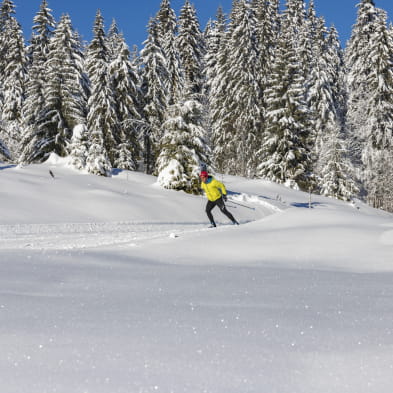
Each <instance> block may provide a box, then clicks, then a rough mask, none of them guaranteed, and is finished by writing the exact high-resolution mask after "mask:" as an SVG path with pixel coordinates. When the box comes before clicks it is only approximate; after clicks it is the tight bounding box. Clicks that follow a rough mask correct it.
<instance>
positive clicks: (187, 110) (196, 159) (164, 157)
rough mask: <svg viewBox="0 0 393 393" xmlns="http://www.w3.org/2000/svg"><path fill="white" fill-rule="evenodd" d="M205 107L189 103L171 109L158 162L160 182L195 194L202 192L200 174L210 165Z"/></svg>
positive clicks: (176, 105)
mask: <svg viewBox="0 0 393 393" xmlns="http://www.w3.org/2000/svg"><path fill="white" fill-rule="evenodd" d="M202 111H203V106H202V104H200V103H199V102H198V101H197V100H188V101H185V102H183V103H178V104H175V105H172V106H171V107H170V111H169V112H168V119H167V120H166V121H165V123H164V124H163V131H164V137H163V138H162V142H161V146H160V155H159V157H158V160H157V171H158V183H159V184H160V185H161V186H163V187H165V188H169V189H174V190H179V191H180V190H182V191H185V192H188V193H192V194H198V193H199V192H200V191H199V188H200V187H199V171H200V166H201V164H202V163H207V162H208V152H209V150H208V147H207V145H206V142H205V139H204V135H205V130H204V129H203V126H202V121H201V119H202Z"/></svg>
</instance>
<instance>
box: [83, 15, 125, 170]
mask: <svg viewBox="0 0 393 393" xmlns="http://www.w3.org/2000/svg"><path fill="white" fill-rule="evenodd" d="M93 32H94V37H93V39H92V41H91V43H90V45H89V47H88V53H87V73H88V76H89V79H90V82H91V95H90V97H89V100H88V114H87V127H88V129H89V132H90V133H91V134H90V143H91V146H90V149H89V157H88V160H87V161H88V170H89V171H90V172H91V173H95V174H101V175H108V173H109V169H108V168H110V167H111V166H114V164H115V162H116V155H117V146H118V144H119V142H120V130H119V129H120V122H119V119H118V116H117V112H116V101H115V93H114V91H113V85H112V81H111V77H110V73H109V62H110V51H109V49H108V46H107V41H106V36H105V31H104V20H103V17H102V15H101V12H100V11H99V10H98V11H97V14H96V18H95V22H94V28H93ZM100 144H102V145H100ZM97 157H100V158H97ZM106 160H109V161H108V162H106Z"/></svg>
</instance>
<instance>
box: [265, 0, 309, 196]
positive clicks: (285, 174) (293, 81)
mask: <svg viewBox="0 0 393 393" xmlns="http://www.w3.org/2000/svg"><path fill="white" fill-rule="evenodd" d="M291 4H292V3H291V2H290V1H288V4H287V6H289V5H291ZM293 4H294V5H298V4H297V3H293ZM298 14H299V12H295V11H294V10H292V9H287V13H286V14H285V16H284V18H283V20H282V25H281V34H280V38H279V41H278V43H277V49H276V55H275V61H274V64H273V68H272V76H271V79H270V81H269V84H268V86H269V87H268V89H267V91H266V102H267V112H266V120H267V128H266V130H265V135H264V138H263V144H262V148H261V150H260V157H261V164H260V166H259V175H260V176H261V177H263V178H266V179H269V180H273V181H276V182H278V183H284V184H286V185H288V186H290V187H293V188H300V189H302V190H309V189H310V187H312V186H313V179H312V176H311V154H310V150H309V124H308V122H309V110H308V109H307V107H306V105H305V91H304V85H305V81H304V77H303V76H304V72H303V69H302V68H301V65H302V63H301V62H300V61H299V56H298V52H297V50H296V45H295V43H294V40H295V39H296V38H295V37H294V34H296V32H297V31H298V30H299V27H298V26H296V25H294V23H295V22H294V21H298V20H299V18H297V17H295V16H297V15H298ZM296 23H299V22H296Z"/></svg>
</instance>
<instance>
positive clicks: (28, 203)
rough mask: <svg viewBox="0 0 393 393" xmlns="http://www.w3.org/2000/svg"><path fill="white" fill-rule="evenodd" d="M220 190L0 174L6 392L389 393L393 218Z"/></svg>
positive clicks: (272, 188)
mask: <svg viewBox="0 0 393 393" xmlns="http://www.w3.org/2000/svg"><path fill="white" fill-rule="evenodd" d="M49 170H51V171H52V172H53V174H54V175H55V177H54V178H52V177H51V176H50V174H49ZM218 179H219V180H223V181H224V183H225V185H226V186H227V188H228V192H229V196H230V200H231V201H228V203H227V206H228V207H229V209H230V210H231V212H232V213H233V214H234V216H235V217H236V218H237V219H238V220H239V221H240V222H241V225H240V226H239V227H234V226H232V225H229V223H228V220H227V218H226V217H225V216H224V215H222V214H221V212H220V211H219V210H218V209H217V208H216V209H215V210H213V214H214V216H215V218H216V220H217V222H218V223H219V226H218V228H216V229H208V228H207V224H208V220H207V217H206V216H205V212H204V207H205V203H206V202H205V199H204V198H203V197H200V196H191V195H187V194H184V193H181V192H175V191H168V190H163V189H161V188H160V187H159V186H158V185H157V184H156V178H154V177H152V176H147V175H144V174H141V173H131V172H119V173H116V174H115V175H114V176H113V177H112V178H102V177H97V176H91V175H87V174H83V173H81V172H77V171H75V170H73V169H71V168H69V167H67V165H66V164H65V163H64V162H63V161H62V160H59V159H56V158H55V157H52V158H51V160H49V161H48V162H47V163H45V164H42V165H31V166H27V167H24V168H18V167H11V166H7V165H5V164H0V182H1V187H0V348H1V355H0V386H1V388H0V391H1V392H2V393H3V392H4V393H150V392H162V393H251V392H253V393H366V392H367V393H390V392H391V391H392V386H393V215H391V214H388V213H384V212H381V211H377V210H374V209H371V208H369V207H367V206H365V205H364V204H362V203H360V202H357V203H356V204H348V203H344V202H339V201H336V200H333V199H328V198H323V197H318V196H312V198H311V206H312V208H309V196H308V195H307V194H305V193H302V192H298V191H293V190H290V189H287V188H285V187H282V186H278V185H276V184H273V183H270V182H264V181H260V180H259V181H257V180H253V181H251V180H245V179H242V178H236V177H230V176H224V177H223V178H222V177H221V176H218ZM239 204H241V205H243V206H240V205H239Z"/></svg>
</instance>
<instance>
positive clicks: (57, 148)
mask: <svg viewBox="0 0 393 393" xmlns="http://www.w3.org/2000/svg"><path fill="white" fill-rule="evenodd" d="M83 61H84V60H83V53H82V49H81V43H80V41H79V37H78V35H77V34H76V33H75V32H74V30H73V27H72V24H71V20H70V17H69V16H68V15H63V16H62V17H61V19H60V21H59V23H58V25H57V26H56V29H55V31H54V34H53V36H52V38H51V41H50V44H49V52H48V55H47V60H46V62H45V65H44V66H43V67H42V68H41V70H42V71H44V73H45V74H44V75H40V76H37V77H38V78H40V79H41V80H42V78H45V85H44V89H43V99H44V102H43V106H42V110H41V111H40V113H38V114H37V117H36V118H35V119H34V118H33V119H31V120H34V122H35V123H36V124H34V123H32V124H30V129H32V130H33V137H32V139H31V140H30V141H28V143H27V144H26V143H25V146H24V150H23V154H22V161H23V162H32V161H42V160H44V159H46V158H47V156H48V155H49V154H50V153H52V152H54V153H56V154H58V155H60V156H65V155H67V144H68V143H69V140H70V138H71V136H72V129H73V128H74V127H75V126H76V125H78V124H84V123H85V118H86V95H85V86H84V80H85V77H84V69H83ZM38 83H40V82H38ZM27 136H28V135H27ZM26 139H27V138H26V136H25V141H26Z"/></svg>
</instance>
